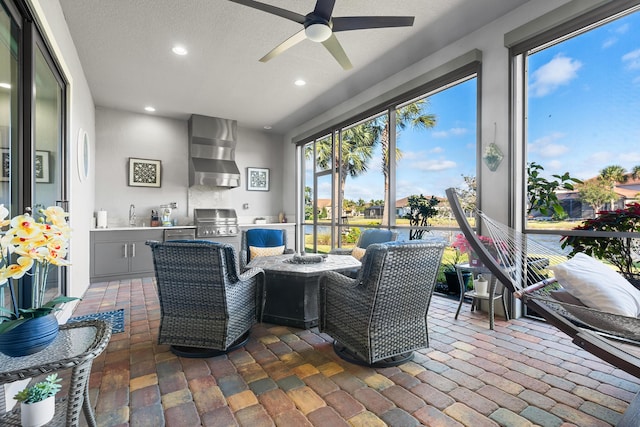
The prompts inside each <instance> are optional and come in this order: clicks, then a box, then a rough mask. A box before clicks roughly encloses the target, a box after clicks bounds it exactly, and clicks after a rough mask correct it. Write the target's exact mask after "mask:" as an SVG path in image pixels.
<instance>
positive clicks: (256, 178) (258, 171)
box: [247, 168, 269, 191]
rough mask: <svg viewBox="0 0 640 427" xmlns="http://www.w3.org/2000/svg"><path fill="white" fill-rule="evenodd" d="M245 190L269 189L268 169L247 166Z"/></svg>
mask: <svg viewBox="0 0 640 427" xmlns="http://www.w3.org/2000/svg"><path fill="white" fill-rule="evenodd" d="M247 190H248V191H269V169H266V168H247Z"/></svg>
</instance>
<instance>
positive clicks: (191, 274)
mask: <svg viewBox="0 0 640 427" xmlns="http://www.w3.org/2000/svg"><path fill="white" fill-rule="evenodd" d="M147 244H148V245H149V246H151V250H152V253H153V264H154V267H155V272H156V280H157V285H158V296H159V299H160V310H161V312H160V333H159V335H158V343H159V344H169V345H171V346H172V348H171V350H172V351H173V352H174V353H175V354H178V355H180V356H185V357H211V356H213V355H216V354H220V353H224V352H227V351H229V350H232V349H234V348H237V347H238V346H240V345H243V344H244V343H245V342H246V340H247V339H248V336H249V330H250V329H251V326H253V324H255V323H256V321H257V319H259V318H260V316H261V315H262V313H261V312H260V311H261V307H262V305H261V304H262V301H263V298H262V292H263V289H264V272H263V271H262V269H257V268H256V269H250V270H247V271H246V272H244V273H242V274H238V272H237V267H236V266H237V264H236V252H235V249H234V248H233V246H231V245H229V244H221V243H214V242H208V241H198V240H196V241H194V240H175V241H170V242H165V243H159V242H147Z"/></svg>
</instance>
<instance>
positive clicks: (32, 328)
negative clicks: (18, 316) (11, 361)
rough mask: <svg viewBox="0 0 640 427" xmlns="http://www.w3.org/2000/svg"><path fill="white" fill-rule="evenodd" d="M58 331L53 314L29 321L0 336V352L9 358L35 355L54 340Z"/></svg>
mask: <svg viewBox="0 0 640 427" xmlns="http://www.w3.org/2000/svg"><path fill="white" fill-rule="evenodd" d="M59 330H60V328H59V326H58V319H56V316H55V315H54V314H53V313H51V314H48V315H46V316H42V317H36V318H33V319H29V320H27V321H26V322H24V323H22V324H20V325H18V326H17V327H15V328H14V329H12V330H10V331H8V332H5V333H3V334H0V352H1V353H4V354H6V355H7V356H11V357H19V356H27V355H29V354H34V353H37V352H39V351H41V350H44V349H45V348H46V347H47V346H48V345H49V344H51V343H52V342H53V340H55V339H56V337H57V336H58V331H59Z"/></svg>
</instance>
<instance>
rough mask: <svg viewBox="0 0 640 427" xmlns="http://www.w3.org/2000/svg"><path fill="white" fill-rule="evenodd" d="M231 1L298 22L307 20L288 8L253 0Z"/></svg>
mask: <svg viewBox="0 0 640 427" xmlns="http://www.w3.org/2000/svg"><path fill="white" fill-rule="evenodd" d="M229 1H230V2H233V3H238V4H242V5H245V6H249V7H252V8H254V9H258V10H261V11H263V12H267V13H271V14H272V15H277V16H280V17H282V18H285V19H288V20H290V21H293V22H297V23H298V24H304V21H305V16H304V15H300V14H299V13H295V12H292V11H290V10H287V9H282V8H279V7H276V6H271V5H270V4H265V3H260V2H257V1H253V0H229Z"/></svg>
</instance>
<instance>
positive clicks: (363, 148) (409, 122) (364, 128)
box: [306, 98, 436, 225]
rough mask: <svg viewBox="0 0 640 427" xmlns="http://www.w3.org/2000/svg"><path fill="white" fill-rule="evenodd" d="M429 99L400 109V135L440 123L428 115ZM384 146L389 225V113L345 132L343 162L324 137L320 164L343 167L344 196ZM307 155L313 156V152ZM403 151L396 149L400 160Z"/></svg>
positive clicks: (385, 215) (319, 145)
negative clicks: (377, 148)
mask: <svg viewBox="0 0 640 427" xmlns="http://www.w3.org/2000/svg"><path fill="white" fill-rule="evenodd" d="M428 102H429V100H428V98H423V99H420V100H418V101H415V102H413V103H411V104H408V105H405V106H404V107H401V108H399V109H398V110H396V129H397V133H398V134H399V133H400V131H401V130H404V129H406V128H407V127H411V128H423V129H430V128H433V127H434V126H435V125H436V116H435V114H424V113H423V110H424V109H426V107H427V106H428ZM378 143H379V144H381V147H382V164H381V167H382V173H383V175H384V207H385V209H384V212H383V216H382V225H388V224H389V214H388V207H389V205H388V203H389V126H388V116H387V115H386V114H383V115H380V116H378V117H375V118H373V119H371V120H368V121H365V122H363V123H360V124H358V125H356V126H353V127H351V128H347V129H344V130H343V131H342V153H341V154H342V161H340V159H339V158H338V157H337V152H336V158H335V159H334V158H333V157H332V148H331V138H330V137H327V138H323V139H322V140H320V141H318V142H317V143H316V151H317V154H316V163H317V165H318V166H319V167H321V168H323V169H329V168H331V165H332V163H331V162H334V164H336V165H337V164H339V165H340V167H339V169H340V186H339V191H340V195H341V196H342V197H344V189H345V184H346V179H347V176H350V177H352V178H355V177H357V176H359V175H361V174H362V173H364V172H366V171H367V170H368V167H369V161H370V160H371V158H372V157H373V154H374V153H373V149H374V147H375V145H376V144H378ZM306 155H307V158H310V157H311V153H310V151H308V152H307V154H306ZM401 156H402V153H401V152H400V150H397V149H396V159H399V158H401Z"/></svg>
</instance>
